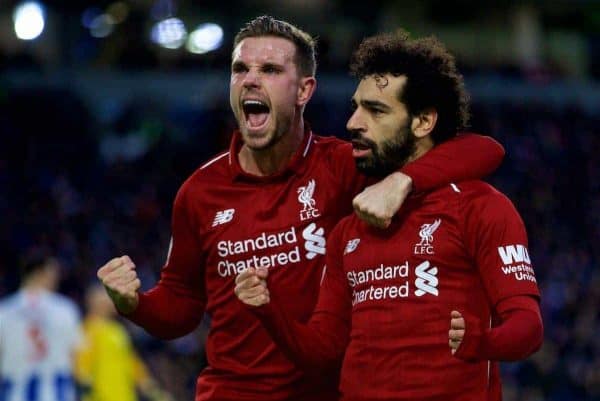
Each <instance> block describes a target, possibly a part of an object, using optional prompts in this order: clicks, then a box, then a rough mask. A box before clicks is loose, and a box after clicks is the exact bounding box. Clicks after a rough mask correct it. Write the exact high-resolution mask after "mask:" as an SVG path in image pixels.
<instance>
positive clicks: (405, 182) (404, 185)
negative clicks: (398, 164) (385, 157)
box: [388, 171, 413, 194]
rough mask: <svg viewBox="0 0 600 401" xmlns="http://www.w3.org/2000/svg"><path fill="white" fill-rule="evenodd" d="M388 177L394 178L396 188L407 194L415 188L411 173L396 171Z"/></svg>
mask: <svg viewBox="0 0 600 401" xmlns="http://www.w3.org/2000/svg"><path fill="white" fill-rule="evenodd" d="M388 179H390V180H393V181H394V185H395V186H396V188H397V189H399V190H400V191H402V192H404V193H405V194H409V193H410V192H411V191H412V189H413V179H412V178H411V177H410V176H409V175H406V174H404V173H401V172H399V171H396V172H394V173H392V174H390V175H389V176H388Z"/></svg>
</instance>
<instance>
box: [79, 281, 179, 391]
mask: <svg viewBox="0 0 600 401" xmlns="http://www.w3.org/2000/svg"><path fill="white" fill-rule="evenodd" d="M85 301H86V315H85V319H84V321H83V332H84V338H85V341H84V345H83V347H81V349H80V351H79V352H78V354H77V363H76V377H77V380H78V382H79V385H80V387H81V401H137V400H138V396H137V391H139V392H140V393H141V394H142V396H144V398H145V399H147V400H151V401H169V400H170V399H171V398H170V396H169V395H168V394H167V393H165V392H163V391H162V390H161V389H160V388H159V386H158V384H157V383H156V381H155V380H154V378H153V377H152V375H151V374H150V372H149V371H148V369H147V367H146V365H145V364H144V362H143V361H142V359H141V358H140V357H139V356H138V354H137V353H136V351H135V349H134V348H133V345H132V343H131V339H130V336H129V334H128V332H127V330H126V329H125V327H123V325H122V324H121V323H120V322H119V321H118V320H117V319H116V317H117V312H116V310H115V307H114V305H113V303H112V302H111V300H110V298H109V297H108V295H107V294H106V291H105V290H104V288H103V287H102V286H101V285H93V286H91V287H90V288H88V290H87V292H86V297H85Z"/></svg>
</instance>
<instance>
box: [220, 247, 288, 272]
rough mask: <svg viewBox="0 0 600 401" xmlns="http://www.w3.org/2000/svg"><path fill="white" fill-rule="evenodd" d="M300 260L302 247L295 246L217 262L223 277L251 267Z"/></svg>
mask: <svg viewBox="0 0 600 401" xmlns="http://www.w3.org/2000/svg"><path fill="white" fill-rule="evenodd" d="M298 262H300V249H299V247H298V246H295V247H294V248H293V249H292V250H291V251H289V252H279V253H274V254H272V255H265V256H256V255H252V257H250V258H248V259H244V260H237V261H235V262H230V261H229V260H221V261H219V263H217V272H218V273H219V275H220V276H221V277H228V276H235V275H237V274H239V273H241V272H243V271H244V270H246V269H247V268H249V267H263V268H272V267H277V266H285V265H288V264H290V263H298Z"/></svg>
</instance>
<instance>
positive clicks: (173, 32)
mask: <svg viewBox="0 0 600 401" xmlns="http://www.w3.org/2000/svg"><path fill="white" fill-rule="evenodd" d="M186 37H187V31H186V29H185V25H184V24H183V21H182V20H180V19H179V18H168V19H166V20H164V21H160V22H158V23H157V24H155V25H154V26H153V27H152V32H151V38H152V41H153V42H154V43H157V44H159V45H161V46H162V47H166V48H167V49H177V48H179V47H181V45H183V43H184V42H185V38H186Z"/></svg>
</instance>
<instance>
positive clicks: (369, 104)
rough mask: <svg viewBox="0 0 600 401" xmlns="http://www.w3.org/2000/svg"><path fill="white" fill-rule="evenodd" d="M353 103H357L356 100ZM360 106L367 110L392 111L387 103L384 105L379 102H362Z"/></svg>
mask: <svg viewBox="0 0 600 401" xmlns="http://www.w3.org/2000/svg"><path fill="white" fill-rule="evenodd" d="M352 102H353V103H356V100H354V99H352ZM360 105H361V106H363V107H365V108H367V109H381V110H383V111H390V110H391V107H390V106H388V105H387V104H385V103H382V102H380V101H378V100H365V99H363V100H361V101H360Z"/></svg>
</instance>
